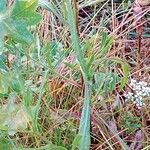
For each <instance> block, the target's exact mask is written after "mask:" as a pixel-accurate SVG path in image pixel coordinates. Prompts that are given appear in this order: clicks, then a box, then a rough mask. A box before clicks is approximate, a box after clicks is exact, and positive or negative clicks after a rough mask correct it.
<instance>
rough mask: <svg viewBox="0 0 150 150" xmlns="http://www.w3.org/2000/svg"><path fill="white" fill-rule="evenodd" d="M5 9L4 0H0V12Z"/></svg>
mask: <svg viewBox="0 0 150 150" xmlns="http://www.w3.org/2000/svg"><path fill="white" fill-rule="evenodd" d="M5 9H6V0H0V12H3V11H5Z"/></svg>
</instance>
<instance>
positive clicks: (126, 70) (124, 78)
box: [110, 57, 129, 89]
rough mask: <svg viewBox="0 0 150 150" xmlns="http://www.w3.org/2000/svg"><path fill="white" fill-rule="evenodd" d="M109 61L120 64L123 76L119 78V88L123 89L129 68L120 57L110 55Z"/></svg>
mask: <svg viewBox="0 0 150 150" xmlns="http://www.w3.org/2000/svg"><path fill="white" fill-rule="evenodd" d="M110 60H111V61H113V62H115V63H117V64H120V65H121V67H122V71H123V77H122V78H121V86H120V87H121V89H123V87H124V86H125V84H126V82H127V80H128V74H129V69H128V64H127V63H125V62H124V61H123V60H122V59H120V58H118V57H111V58H110Z"/></svg>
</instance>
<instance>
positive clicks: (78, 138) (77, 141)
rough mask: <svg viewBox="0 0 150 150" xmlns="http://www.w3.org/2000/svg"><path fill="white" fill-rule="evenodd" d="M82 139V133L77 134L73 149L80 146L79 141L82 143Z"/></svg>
mask: <svg viewBox="0 0 150 150" xmlns="http://www.w3.org/2000/svg"><path fill="white" fill-rule="evenodd" d="M80 140H81V135H79V134H77V135H76V137H75V139H74V141H73V143H72V148H71V150H76V148H77V147H78V145H79V143H80Z"/></svg>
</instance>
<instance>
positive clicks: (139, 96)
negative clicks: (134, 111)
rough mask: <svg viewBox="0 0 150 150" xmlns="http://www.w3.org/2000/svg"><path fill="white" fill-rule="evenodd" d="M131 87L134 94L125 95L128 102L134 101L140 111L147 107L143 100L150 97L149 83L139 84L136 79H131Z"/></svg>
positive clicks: (141, 82) (142, 82)
mask: <svg viewBox="0 0 150 150" xmlns="http://www.w3.org/2000/svg"><path fill="white" fill-rule="evenodd" d="M130 86H131V88H132V90H133V92H128V93H127V94H125V97H126V101H129V100H130V101H132V102H133V103H134V104H135V105H136V106H137V107H138V108H139V109H140V108H141V107H142V106H144V105H145V103H144V102H143V98H144V97H149V96H150V87H149V86H148V84H147V82H144V81H140V82H137V81H136V80H134V79H131V82H130Z"/></svg>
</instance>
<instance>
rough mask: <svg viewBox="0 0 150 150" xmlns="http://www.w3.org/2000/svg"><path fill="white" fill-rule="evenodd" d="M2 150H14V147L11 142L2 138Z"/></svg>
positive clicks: (0, 139)
mask: <svg viewBox="0 0 150 150" xmlns="http://www.w3.org/2000/svg"><path fill="white" fill-rule="evenodd" d="M0 149H1V150H12V149H13V146H12V144H11V142H10V141H9V140H7V139H5V138H0Z"/></svg>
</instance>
